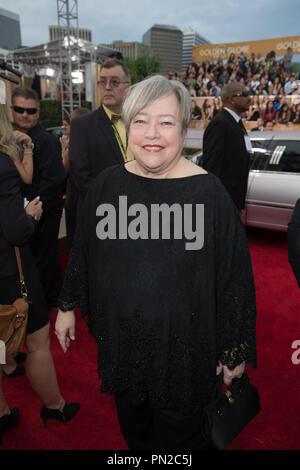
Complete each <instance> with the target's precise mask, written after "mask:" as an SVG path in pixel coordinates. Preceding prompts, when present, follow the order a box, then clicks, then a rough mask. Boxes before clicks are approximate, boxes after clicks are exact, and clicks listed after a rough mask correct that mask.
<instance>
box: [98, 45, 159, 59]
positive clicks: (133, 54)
mask: <svg viewBox="0 0 300 470" xmlns="http://www.w3.org/2000/svg"><path fill="white" fill-rule="evenodd" d="M102 46H106V47H111V48H113V49H115V50H117V51H119V52H121V53H122V56H123V57H130V58H131V59H137V58H138V57H139V56H140V55H142V54H151V49H150V47H148V46H146V45H145V44H142V43H140V42H123V41H114V42H113V43H112V44H102Z"/></svg>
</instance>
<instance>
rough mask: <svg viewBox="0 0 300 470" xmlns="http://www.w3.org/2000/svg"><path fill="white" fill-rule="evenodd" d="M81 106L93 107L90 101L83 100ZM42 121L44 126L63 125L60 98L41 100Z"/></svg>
mask: <svg viewBox="0 0 300 470" xmlns="http://www.w3.org/2000/svg"><path fill="white" fill-rule="evenodd" d="M81 106H82V107H84V108H88V109H92V103H91V102H90V101H82V102H81ZM40 109H41V111H40V123H41V124H42V125H43V126H44V127H46V128H47V127H57V126H61V125H62V122H61V102H60V101H58V100H42V101H41V102H40Z"/></svg>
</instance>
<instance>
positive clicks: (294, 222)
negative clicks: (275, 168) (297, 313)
mask: <svg viewBox="0 0 300 470" xmlns="http://www.w3.org/2000/svg"><path fill="white" fill-rule="evenodd" d="M288 252H289V262H290V265H291V267H292V270H293V273H294V275H295V278H296V280H297V282H298V286H299V287H300V199H298V201H297V202H296V205H295V208H294V212H293V215H292V218H291V221H290V222H289V224H288Z"/></svg>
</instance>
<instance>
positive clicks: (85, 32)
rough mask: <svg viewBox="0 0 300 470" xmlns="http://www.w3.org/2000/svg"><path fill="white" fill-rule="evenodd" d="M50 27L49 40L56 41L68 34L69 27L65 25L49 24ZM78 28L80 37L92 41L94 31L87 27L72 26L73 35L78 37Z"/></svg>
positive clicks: (71, 32)
mask: <svg viewBox="0 0 300 470" xmlns="http://www.w3.org/2000/svg"><path fill="white" fill-rule="evenodd" d="M48 29H49V41H56V40H57V39H59V38H61V37H65V36H67V28H66V27H63V26H54V25H51V26H48ZM77 30H78V38H79V39H84V40H85V41H89V42H92V31H91V30H90V29H86V28H72V27H71V28H70V34H71V36H74V37H77Z"/></svg>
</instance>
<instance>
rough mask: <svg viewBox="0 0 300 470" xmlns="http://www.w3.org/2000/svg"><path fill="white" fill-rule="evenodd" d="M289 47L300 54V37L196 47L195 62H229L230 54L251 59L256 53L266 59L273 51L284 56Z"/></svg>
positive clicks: (194, 52)
mask: <svg viewBox="0 0 300 470" xmlns="http://www.w3.org/2000/svg"><path fill="white" fill-rule="evenodd" d="M288 47H290V48H291V49H292V52H293V54H300V36H286V37H284V38H273V39H262V40H260V41H245V42H230V43H226V44H204V45H202V46H194V47H193V61H194V62H203V61H207V60H218V59H222V60H228V58H229V56H230V54H234V55H235V56H236V57H237V56H239V55H241V54H243V55H245V56H246V57H250V56H251V54H252V53H254V54H255V55H256V56H257V55H258V54H260V55H261V56H262V57H265V56H266V55H267V54H268V53H269V52H271V51H274V52H275V54H276V56H283V55H284V54H285V53H286V51H287V48H288Z"/></svg>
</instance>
